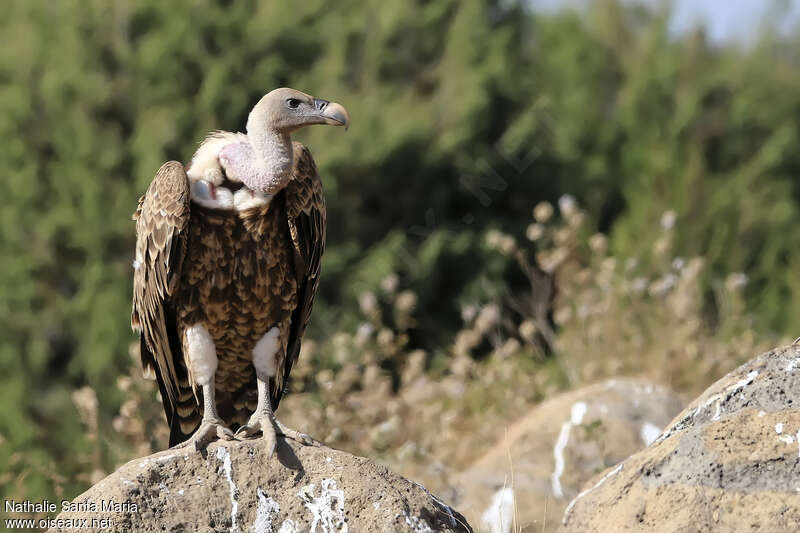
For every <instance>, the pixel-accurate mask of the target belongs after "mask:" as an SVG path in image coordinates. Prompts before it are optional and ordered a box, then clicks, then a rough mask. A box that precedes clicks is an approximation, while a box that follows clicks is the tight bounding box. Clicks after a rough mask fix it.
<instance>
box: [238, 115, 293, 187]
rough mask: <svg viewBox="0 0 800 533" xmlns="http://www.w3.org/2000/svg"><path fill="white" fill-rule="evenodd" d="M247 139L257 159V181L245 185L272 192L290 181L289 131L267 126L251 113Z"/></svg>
mask: <svg viewBox="0 0 800 533" xmlns="http://www.w3.org/2000/svg"><path fill="white" fill-rule="evenodd" d="M247 138H248V140H249V141H250V145H251V146H252V148H253V152H255V153H254V155H255V158H256V161H255V162H254V166H255V167H257V171H256V172H255V173H254V178H255V180H256V181H257V183H252V184H249V183H248V184H246V185H247V186H248V187H250V188H251V189H255V188H257V189H259V190H262V191H264V192H266V193H268V194H275V193H277V192H278V191H280V190H281V189H282V188H283V187H285V186H286V184H287V183H288V182H289V179H290V178H291V174H292V165H293V164H294V150H293V149H292V138H291V137H290V136H289V134H288V133H284V132H280V131H278V130H276V129H274V128H271V127H269V126H268V125H267V124H266V123H265V121H263V120H255V119H254V117H253V113H251V115H250V117H248V120H247Z"/></svg>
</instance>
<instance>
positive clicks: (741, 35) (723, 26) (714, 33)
mask: <svg viewBox="0 0 800 533" xmlns="http://www.w3.org/2000/svg"><path fill="white" fill-rule="evenodd" d="M589 1H591V0H530V2H531V5H532V6H533V7H534V9H543V10H546V11H550V10H554V9H559V8H561V7H574V6H581V5H585V4H586V3H588V2H589ZM632 1H642V2H647V3H653V4H655V3H657V2H656V1H655V0H632ZM776 4H785V5H786V6H787V14H786V16H784V17H782V18H781V20H782V22H781V25H780V27H781V29H783V30H788V29H789V28H790V27H792V26H793V25H796V24H797V23H798V22H800V0H778V1H777V2H776V1H774V0H673V5H674V9H673V14H672V29H673V31H674V32H675V33H678V34H680V33H683V32H685V31H688V30H691V29H692V28H694V27H695V26H696V25H697V24H698V23H699V22H702V23H705V26H706V28H707V35H708V37H709V39H710V40H711V41H712V42H717V43H719V42H727V41H741V42H744V43H747V42H749V41H752V40H753V39H754V37H755V36H756V35H757V33H758V30H759V29H760V23H761V21H763V20H764V17H765V16H766V15H767V14H768V12H769V11H770V9H772V8H773V6H775V5H776Z"/></svg>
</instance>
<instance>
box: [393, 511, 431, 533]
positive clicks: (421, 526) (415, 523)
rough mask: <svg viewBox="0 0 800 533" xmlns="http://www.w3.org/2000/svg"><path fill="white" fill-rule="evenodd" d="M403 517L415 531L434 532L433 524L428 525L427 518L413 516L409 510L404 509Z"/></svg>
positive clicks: (421, 532) (418, 532)
mask: <svg viewBox="0 0 800 533" xmlns="http://www.w3.org/2000/svg"><path fill="white" fill-rule="evenodd" d="M398 516H399V515H398ZM403 518H404V519H405V521H406V525H408V527H410V528H411V531H413V532H414V533H433V529H431V526H430V525H428V523H427V522H426V521H425V519H423V518H419V517H416V516H411V515H410V514H408V512H407V511H403Z"/></svg>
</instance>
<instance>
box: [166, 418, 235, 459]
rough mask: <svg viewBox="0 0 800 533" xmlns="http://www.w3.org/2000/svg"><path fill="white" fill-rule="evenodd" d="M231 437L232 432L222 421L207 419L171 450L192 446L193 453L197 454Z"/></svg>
mask: <svg viewBox="0 0 800 533" xmlns="http://www.w3.org/2000/svg"><path fill="white" fill-rule="evenodd" d="M233 437H234V436H233V431H231V430H230V429H228V428H227V427H226V426H225V424H224V423H223V422H222V420H220V419H208V420H203V421H202V422H201V423H200V427H199V428H197V431H195V432H194V435H192V436H191V438H189V439H188V440H186V441H184V442H181V443H180V444H177V445H175V446H173V449H178V448H185V447H187V446H192V447H193V448H194V450H195V451H197V452H199V451H201V450H203V449H204V448H205V447H206V446H208V445H209V444H211V443H212V442H214V441H215V440H218V439H224V440H232V439H233Z"/></svg>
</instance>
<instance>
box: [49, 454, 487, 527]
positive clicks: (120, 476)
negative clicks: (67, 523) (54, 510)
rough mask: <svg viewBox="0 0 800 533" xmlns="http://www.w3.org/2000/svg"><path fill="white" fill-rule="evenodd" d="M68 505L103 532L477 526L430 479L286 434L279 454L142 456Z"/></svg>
mask: <svg viewBox="0 0 800 533" xmlns="http://www.w3.org/2000/svg"><path fill="white" fill-rule="evenodd" d="M103 505H105V506H109V505H117V506H118V508H117V509H114V511H119V512H109V511H103V509H102V508H101V506H103ZM69 511H73V512H62V513H61V514H59V515H58V517H57V518H58V519H65V520H66V519H88V521H89V522H88V525H89V526H90V527H91V526H92V525H93V524H94V526H95V529H96V530H102V531H141V532H148V531H151V532H155V531H226V532H227V531H242V532H256V533H268V532H275V533H292V532H298V533H299V532H301V531H325V532H346V531H348V530H349V531H351V532H354V531H414V532H423V531H472V529H471V528H470V527H469V525H468V524H467V522H466V520H465V519H464V517H462V516H461V515H460V514H458V513H457V512H455V511H453V510H452V509H451V508H450V507H448V506H447V505H445V504H444V503H442V502H441V501H440V500H438V499H437V498H436V497H435V496H433V495H431V494H430V493H429V492H428V491H427V490H426V489H425V488H424V487H422V486H421V485H418V484H416V483H414V482H412V481H409V480H407V479H405V478H403V477H401V476H399V475H397V474H395V473H393V472H391V471H389V470H388V469H387V468H385V467H383V466H381V465H378V464H376V463H375V462H373V461H371V460H369V459H365V458H361V457H355V456H353V455H350V454H348V453H344V452H340V451H337V450H333V449H330V448H326V447H321V448H316V447H312V446H302V445H300V444H298V443H296V442H295V441H292V440H283V439H279V440H278V450H277V452H276V454H275V456H273V457H272V459H271V460H270V459H267V457H266V454H265V452H264V449H263V444H262V442H261V441H260V440H246V441H229V442H218V443H213V444H211V445H210V446H209V447H208V449H207V450H206V451H204V452H202V453H198V452H195V451H193V450H180V449H179V450H166V451H164V452H160V453H156V454H154V455H151V456H149V457H144V458H141V459H135V460H133V461H131V462H129V463H127V464H125V465H123V466H122V467H120V468H119V469H118V470H117V471H116V472H114V473H113V474H111V475H109V476H108V477H106V478H105V479H104V480H102V481H100V482H99V483H97V484H96V485H95V486H93V487H92V488H90V489H89V490H87V491H86V492H84V493H83V494H81V495H80V496H78V497H77V498H75V500H73V502H72V507H71V509H69ZM92 519H94V520H95V522H94V523H92V522H91V521H92ZM101 519H106V520H109V521H111V524H110V527H105V526H107V525H108V524H100V523H99V522H98V521H99V520H101ZM67 530H71V528H69V527H65V528H63V529H62V528H54V529H51V531H67Z"/></svg>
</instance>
